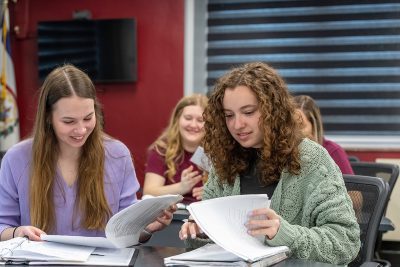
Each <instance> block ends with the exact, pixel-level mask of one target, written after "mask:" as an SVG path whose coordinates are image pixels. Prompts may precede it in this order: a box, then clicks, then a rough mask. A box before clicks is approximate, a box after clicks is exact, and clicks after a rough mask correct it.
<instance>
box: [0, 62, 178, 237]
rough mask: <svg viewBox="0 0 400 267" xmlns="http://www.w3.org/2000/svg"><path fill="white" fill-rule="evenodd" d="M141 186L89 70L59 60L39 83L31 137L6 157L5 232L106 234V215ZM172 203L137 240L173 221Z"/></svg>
mask: <svg viewBox="0 0 400 267" xmlns="http://www.w3.org/2000/svg"><path fill="white" fill-rule="evenodd" d="M139 187H140V186H139V182H138V180H137V178H136V174H135V170H134V167H133V163H132V157H131V154H130V152H129V150H128V148H127V147H126V146H125V145H124V144H123V143H121V142H120V141H118V140H115V139H113V138H111V137H109V136H107V135H106V134H105V133H104V132H103V128H102V115H101V107H100V103H99V102H98V101H97V97H96V89H95V87H94V85H93V83H92V81H91V80H90V78H89V77H88V76H87V75H86V74H85V73H84V72H83V71H81V70H79V69H77V68H76V67H74V66H72V65H65V66H62V67H58V68H56V69H54V70H53V71H52V72H51V73H50V74H49V75H48V76H47V78H46V79H45V81H44V83H43V86H42V88H41V91H40V95H39V101H38V108H37V114H36V119H35V125H34V129H33V136H32V138H28V139H26V140H24V141H21V142H20V143H18V144H16V145H14V146H13V147H11V148H10V149H9V150H8V151H7V153H6V154H5V156H4V158H3V160H2V163H1V169H0V240H2V241H3V240H8V239H11V238H14V237H17V236H28V238H29V239H30V240H36V241H38V240H40V235H41V234H43V233H45V232H47V233H49V234H60V235H83V236H105V232H104V230H105V226H106V224H107V221H108V219H109V218H110V217H111V216H112V215H113V214H115V213H117V212H118V211H120V210H122V209H124V208H126V207H128V206H129V205H131V204H133V203H135V202H136V201H137V199H136V192H137V191H138V189H139ZM174 210H176V207H175V206H172V207H170V209H169V210H166V211H165V212H164V213H163V214H162V215H161V216H160V217H158V218H157V219H156V221H154V222H152V223H150V224H149V225H147V226H146V228H145V231H143V233H142V234H141V236H140V238H139V242H144V241H146V240H148V239H149V237H150V233H152V232H154V231H158V230H161V229H163V228H164V227H166V226H167V225H168V224H170V222H171V220H172V212H173V211H174ZM134 242H136V241H134Z"/></svg>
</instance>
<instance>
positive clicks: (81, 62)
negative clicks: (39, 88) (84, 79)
mask: <svg viewBox="0 0 400 267" xmlns="http://www.w3.org/2000/svg"><path fill="white" fill-rule="evenodd" d="M37 40H38V61H39V79H40V80H41V81H43V80H44V79H45V77H46V76H47V74H48V73H50V71H51V70H52V69H54V68H55V67H58V66H62V65H64V64H66V63H70V64H73V65H75V66H77V67H78V68H80V69H82V70H83V71H85V72H86V73H87V74H88V75H89V76H90V78H91V79H92V80H93V81H94V82H96V83H114V82H135V81H136V80H137V52H136V20H135V19H134V18H123V19H98V20H97V19H96V20H93V19H90V20H86V19H85V20H68V21H43V22H39V23H38V27H37Z"/></svg>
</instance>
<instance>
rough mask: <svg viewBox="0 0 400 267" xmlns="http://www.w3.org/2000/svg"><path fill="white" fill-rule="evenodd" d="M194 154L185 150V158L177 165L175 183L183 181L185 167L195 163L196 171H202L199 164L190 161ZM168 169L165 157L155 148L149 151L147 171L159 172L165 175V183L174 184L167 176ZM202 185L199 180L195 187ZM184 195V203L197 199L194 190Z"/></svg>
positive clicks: (194, 168)
mask: <svg viewBox="0 0 400 267" xmlns="http://www.w3.org/2000/svg"><path fill="white" fill-rule="evenodd" d="M192 155H193V153H190V152H187V151H184V155H183V159H181V160H180V161H179V162H178V166H176V173H175V175H174V177H173V178H174V180H175V183H179V182H180V181H181V174H182V171H183V170H184V169H187V168H189V167H190V166H191V165H193V170H194V171H199V173H201V171H200V170H199V169H198V168H197V166H196V165H195V164H194V163H192V162H191V161H190V158H191V157H192ZM166 171H167V165H166V164H165V157H164V156H161V155H160V154H158V153H157V151H156V150H155V149H152V150H150V151H149V153H148V157H147V164H146V170H145V173H147V172H152V173H155V174H158V175H160V176H162V177H164V178H165V185H170V184H173V182H171V181H170V180H169V179H168V178H167V176H166ZM202 185H203V184H202V182H199V183H197V184H196V185H195V186H194V187H200V186H202ZM183 197H184V199H183V203H185V204H187V203H191V202H195V201H197V200H196V199H195V198H194V197H193V196H192V191H190V192H189V193H187V194H186V195H184V196H183Z"/></svg>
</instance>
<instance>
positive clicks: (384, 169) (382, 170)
mask: <svg viewBox="0 0 400 267" xmlns="http://www.w3.org/2000/svg"><path fill="white" fill-rule="evenodd" d="M350 164H351V167H352V168H353V171H354V174H357V175H365V176H374V177H380V178H382V179H383V180H384V181H386V182H388V183H389V194H388V198H387V202H389V199H390V195H391V194H392V191H393V188H394V186H395V184H396V181H397V178H398V177H399V166H398V165H396V164H388V163H378V162H351V163H350ZM386 204H387V203H386Z"/></svg>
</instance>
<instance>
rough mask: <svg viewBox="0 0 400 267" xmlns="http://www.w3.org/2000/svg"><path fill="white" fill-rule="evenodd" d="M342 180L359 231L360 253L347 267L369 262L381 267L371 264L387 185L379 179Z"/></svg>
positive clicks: (358, 177)
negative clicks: (351, 202)
mask: <svg viewBox="0 0 400 267" xmlns="http://www.w3.org/2000/svg"><path fill="white" fill-rule="evenodd" d="M343 179H344V182H345V184H346V188H347V191H348V192H349V195H350V196H351V199H352V201H353V207H354V210H355V212H356V216H357V221H358V223H359V225H360V231H361V234H360V239H361V249H360V252H359V253H358V255H357V257H356V259H355V260H354V261H353V262H352V263H350V264H349V266H360V265H361V264H363V263H367V262H371V263H370V264H371V265H372V266H381V264H380V263H378V262H376V263H372V262H373V261H374V260H373V258H374V251H375V241H376V236H377V233H378V227H379V223H380V221H381V218H382V214H383V211H384V209H385V207H386V199H387V196H388V193H389V185H388V183H387V182H385V181H384V180H382V179H381V178H377V177H370V176H362V175H346V174H345V175H343ZM386 266H390V263H389V262H388V263H387V265H386Z"/></svg>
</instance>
